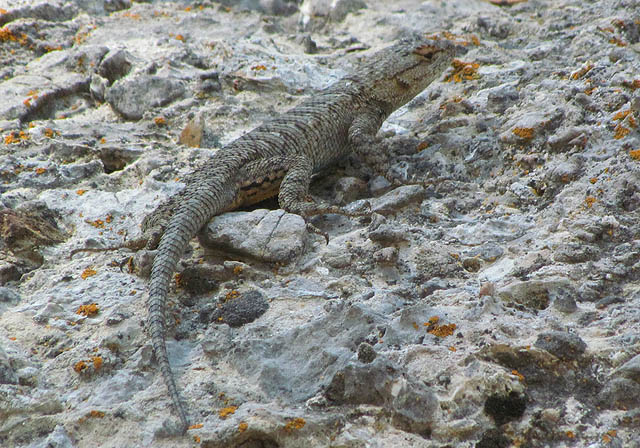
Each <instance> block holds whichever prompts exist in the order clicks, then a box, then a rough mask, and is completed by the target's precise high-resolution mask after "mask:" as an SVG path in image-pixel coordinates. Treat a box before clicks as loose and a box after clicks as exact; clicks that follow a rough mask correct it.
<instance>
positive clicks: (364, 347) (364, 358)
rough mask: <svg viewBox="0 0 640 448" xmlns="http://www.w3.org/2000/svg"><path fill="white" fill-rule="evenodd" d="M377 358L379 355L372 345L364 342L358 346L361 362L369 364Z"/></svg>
mask: <svg viewBox="0 0 640 448" xmlns="http://www.w3.org/2000/svg"><path fill="white" fill-rule="evenodd" d="M376 356H378V354H377V353H376V351H375V349H374V348H373V347H372V346H371V344H367V343H366V342H363V343H362V344H360V345H359V346H358V360H359V361H360V362H362V363H365V364H368V363H370V362H372V361H373V360H374V359H376Z"/></svg>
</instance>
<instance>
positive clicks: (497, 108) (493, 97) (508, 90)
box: [487, 83, 520, 114]
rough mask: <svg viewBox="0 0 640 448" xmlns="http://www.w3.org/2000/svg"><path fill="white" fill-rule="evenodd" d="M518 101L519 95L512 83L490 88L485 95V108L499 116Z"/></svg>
mask: <svg viewBox="0 0 640 448" xmlns="http://www.w3.org/2000/svg"><path fill="white" fill-rule="evenodd" d="M519 99H520V94H519V93H518V91H517V90H516V87H515V86H514V85H513V83H508V84H502V85H500V86H497V87H492V88H491V89H489V91H488V93H487V108H488V109H489V110H490V111H492V112H495V113H498V114H501V113H503V112H504V111H505V110H507V108H509V107H511V105H513V104H514V103H516V102H517V101H518V100H519Z"/></svg>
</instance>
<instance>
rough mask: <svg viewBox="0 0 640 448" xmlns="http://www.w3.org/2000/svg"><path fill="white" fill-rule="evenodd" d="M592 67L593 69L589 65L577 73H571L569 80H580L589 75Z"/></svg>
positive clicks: (591, 65)
mask: <svg viewBox="0 0 640 448" xmlns="http://www.w3.org/2000/svg"><path fill="white" fill-rule="evenodd" d="M593 67H594V65H593V64H591V63H589V64H587V65H585V66H584V67H582V68H581V69H580V70H577V71H575V72H573V73H571V79H580V78H582V77H583V76H584V75H586V74H587V73H589V72H590V71H591V69H592V68H593Z"/></svg>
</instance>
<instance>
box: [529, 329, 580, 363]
mask: <svg viewBox="0 0 640 448" xmlns="http://www.w3.org/2000/svg"><path fill="white" fill-rule="evenodd" d="M534 345H535V346H536V347H538V348H541V349H543V350H546V351H548V352H549V353H551V354H552V355H554V356H556V357H558V358H560V359H563V360H565V361H570V360H574V359H577V358H579V357H580V356H581V355H582V354H583V353H584V351H585V350H586V348H587V344H585V342H584V341H583V340H582V339H580V336H578V335H575V334H571V333H564V332H562V331H549V332H547V333H540V334H539V335H538V339H537V340H536V342H535V344H534Z"/></svg>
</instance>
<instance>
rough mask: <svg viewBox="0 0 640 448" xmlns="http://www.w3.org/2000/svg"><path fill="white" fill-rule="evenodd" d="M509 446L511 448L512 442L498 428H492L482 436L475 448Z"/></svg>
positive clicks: (502, 447) (505, 447) (503, 447)
mask: <svg viewBox="0 0 640 448" xmlns="http://www.w3.org/2000/svg"><path fill="white" fill-rule="evenodd" d="M509 446H511V440H509V439H508V438H507V437H506V436H505V435H504V434H502V432H500V430H498V429H497V428H492V429H490V430H488V431H487V432H485V433H484V434H483V435H482V438H481V439H480V440H479V441H478V443H476V446H475V448H507V447H509Z"/></svg>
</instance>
